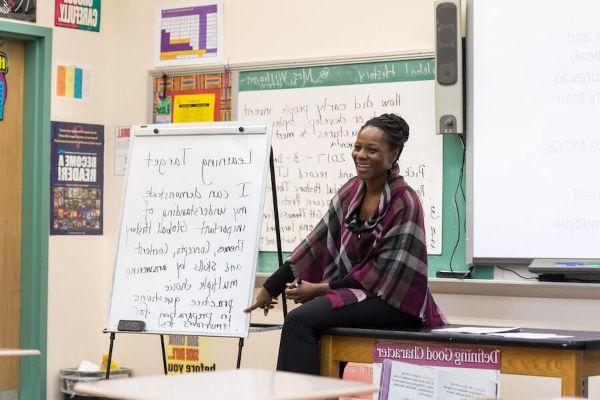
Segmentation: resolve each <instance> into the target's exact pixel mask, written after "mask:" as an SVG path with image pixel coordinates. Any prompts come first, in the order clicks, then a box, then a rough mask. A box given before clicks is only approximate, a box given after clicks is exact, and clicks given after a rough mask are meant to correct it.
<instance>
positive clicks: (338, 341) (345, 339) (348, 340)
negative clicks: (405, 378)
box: [321, 328, 600, 397]
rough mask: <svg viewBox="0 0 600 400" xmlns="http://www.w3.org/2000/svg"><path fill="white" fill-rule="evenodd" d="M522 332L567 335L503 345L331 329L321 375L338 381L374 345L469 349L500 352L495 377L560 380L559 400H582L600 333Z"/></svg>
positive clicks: (425, 334) (595, 370)
mask: <svg viewBox="0 0 600 400" xmlns="http://www.w3.org/2000/svg"><path fill="white" fill-rule="evenodd" d="M522 331H523V332H538V333H555V334H558V335H569V336H573V337H572V338H567V339H544V340H532V339H509V338H503V337H501V336H485V335H471V334H448V333H444V334H438V333H431V331H430V329H414V330H403V331H397V330H392V329H356V328H331V329H328V330H326V331H325V332H324V333H323V335H322V337H321V374H322V375H325V376H335V377H337V376H339V371H340V363H342V362H346V361H355V362H363V363H371V362H373V348H374V346H375V343H376V342H379V341H390V342H402V343H411V344H418V343H423V342H430V343H436V344H443V345H448V344H449V343H456V344H461V345H463V344H471V345H477V346H482V345H485V346H493V347H496V348H498V349H500V372H501V373H504V374H515V375H531V376H546V377H554V378H560V379H561V392H562V393H561V394H562V395H563V396H578V397H587V380H588V377H590V376H595V375H600V333H598V332H583V331H562V330H549V329H523V330H522Z"/></svg>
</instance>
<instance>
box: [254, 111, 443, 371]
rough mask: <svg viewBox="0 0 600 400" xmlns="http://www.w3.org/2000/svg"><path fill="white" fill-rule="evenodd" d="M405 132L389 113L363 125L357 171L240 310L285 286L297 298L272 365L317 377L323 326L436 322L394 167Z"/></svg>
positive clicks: (413, 198) (410, 204) (414, 209)
mask: <svg viewBox="0 0 600 400" xmlns="http://www.w3.org/2000/svg"><path fill="white" fill-rule="evenodd" d="M408 135H409V127H408V124H407V123H406V121H404V119H403V118H402V117H400V116H398V115H395V114H383V115H381V116H379V117H376V118H373V119H371V120H369V121H367V123H366V124H365V125H364V126H362V127H361V129H360V131H359V133H358V135H357V138H356V142H355V144H354V149H353V150H352V159H353V160H354V164H355V166H356V176H355V177H352V178H350V180H348V181H347V182H346V183H345V184H344V185H343V186H342V187H341V188H340V190H339V191H338V192H337V193H336V194H335V196H334V197H333V199H332V200H331V202H330V206H329V210H328V211H327V213H326V214H325V216H324V217H323V218H322V219H321V221H319V223H318V224H317V225H316V226H315V228H314V230H313V231H312V232H310V233H309V234H308V236H307V237H306V239H304V240H303V241H302V242H301V243H300V245H299V246H298V247H296V249H295V250H294V251H293V252H292V254H291V255H290V257H289V259H288V260H287V261H286V262H285V264H284V265H283V266H282V267H281V268H280V269H279V270H278V271H276V272H275V273H274V274H273V275H271V277H270V278H269V279H268V280H267V281H266V282H265V284H264V287H263V288H262V289H261V290H260V291H259V293H258V296H257V299H256V302H255V303H254V304H253V305H252V306H250V307H249V308H248V309H247V310H246V311H247V312H250V311H252V310H254V309H256V308H262V309H263V310H264V313H265V314H267V313H268V311H269V309H271V308H273V307H274V305H275V304H276V303H277V300H276V297H277V296H278V295H280V294H281V293H282V292H284V291H285V296H286V297H287V298H289V299H291V300H294V301H295V302H296V303H303V305H302V306H300V307H298V308H296V309H294V310H293V311H291V312H290V313H289V314H288V315H287V316H286V318H285V322H284V325H283V330H282V333H281V342H280V346H279V358H278V361H277V369H279V370H284V371H291V372H302V373H309V374H319V372H320V371H319V351H318V336H319V335H320V333H321V332H322V331H323V330H324V329H327V328H329V327H333V326H337V327H358V328H366V327H408V326H421V325H423V324H424V325H429V326H436V325H441V324H442V323H443V322H444V319H443V316H442V315H441V312H440V311H439V310H438V308H437V306H436V304H435V302H434V301H433V298H432V297H431V294H430V292H429V289H428V287H427V248H426V244H425V243H426V241H425V229H424V222H423V209H422V206H421V203H420V201H419V197H418V196H417V194H416V192H415V191H414V190H413V189H412V188H411V187H410V186H408V184H407V183H406V182H405V181H404V178H403V177H402V176H400V174H399V167H398V163H397V161H398V158H399V157H400V154H401V153H402V150H403V148H404V143H405V142H406V141H407V140H408Z"/></svg>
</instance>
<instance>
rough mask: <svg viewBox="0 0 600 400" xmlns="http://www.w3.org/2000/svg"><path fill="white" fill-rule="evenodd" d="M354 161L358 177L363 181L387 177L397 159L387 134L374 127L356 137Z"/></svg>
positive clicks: (353, 153) (365, 129)
mask: <svg viewBox="0 0 600 400" xmlns="http://www.w3.org/2000/svg"><path fill="white" fill-rule="evenodd" d="M352 159H353V160H354V165H355V166H356V175H357V176H358V177H359V178H360V179H362V180H363V181H368V180H374V179H375V180H376V179H381V178H383V177H386V176H387V171H388V170H389V169H390V168H391V166H392V163H393V162H394V160H395V159H396V152H395V151H391V149H390V145H389V143H388V141H387V139H386V137H385V133H384V132H383V131H382V130H381V129H379V128H376V127H374V126H367V127H365V128H364V129H363V130H361V131H360V132H358V136H357V137H356V142H355V144H354V150H352Z"/></svg>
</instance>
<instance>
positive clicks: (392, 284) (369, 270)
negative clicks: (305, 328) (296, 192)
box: [288, 164, 445, 326]
mask: <svg viewBox="0 0 600 400" xmlns="http://www.w3.org/2000/svg"><path fill="white" fill-rule="evenodd" d="M365 190H366V185H365V183H364V182H363V181H361V180H360V179H359V178H357V177H354V178H352V179H350V180H349V181H348V182H346V183H345V184H344V185H343V186H342V187H341V188H340V190H339V191H338V192H337V194H336V195H335V196H334V197H333V199H332V200H331V203H330V207H329V210H328V211H327V213H326V214H325V216H324V217H323V218H322V219H321V220H320V221H319V223H318V224H317V225H316V226H315V228H314V230H313V231H312V232H311V233H310V234H309V235H308V236H307V237H306V239H304V240H303V241H302V242H301V243H300V244H299V245H298V247H296V249H295V250H294V251H293V252H292V254H291V255H290V257H289V259H288V261H289V262H290V264H291V268H292V271H293V272H294V275H295V276H297V277H298V276H299V277H300V278H302V279H304V280H306V281H308V282H313V283H317V282H328V281H331V280H335V279H343V278H344V277H345V276H347V275H349V276H350V278H352V279H354V280H355V281H356V282H358V283H360V285H361V286H362V287H363V288H364V289H352V288H340V289H335V290H330V291H329V292H328V293H327V294H326V298H327V299H328V300H329V302H330V303H331V305H332V307H333V308H339V307H342V306H345V305H348V304H352V303H356V302H359V301H361V300H364V299H365V298H367V297H370V296H373V295H376V296H378V297H379V298H381V299H383V300H384V301H386V302H387V303H389V304H390V305H392V306H393V307H395V308H396V309H398V310H400V311H402V312H405V313H407V314H409V315H413V316H418V317H420V318H421V319H422V321H423V323H424V324H425V325H428V326H438V325H443V324H444V322H445V321H444V317H443V315H442V313H441V312H440V310H439V309H438V307H437V305H436V304H435V302H434V300H433V297H432V296H431V293H430V292H429V288H428V286H427V247H426V244H425V243H426V242H425V229H424V223H423V208H422V206H421V202H420V201H419V198H418V196H417V194H416V193H415V192H414V191H413V190H412V189H411V188H410V186H408V184H407V183H406V182H405V181H404V178H403V177H402V176H400V175H399V173H398V166H397V164H395V166H394V168H393V169H392V171H391V174H390V176H389V177H388V179H387V181H386V183H385V185H384V188H383V192H382V194H381V199H380V201H379V205H378V207H377V210H376V211H375V213H374V214H373V215H372V216H371V217H370V218H369V219H368V220H366V221H364V223H363V224H362V225H360V223H357V216H358V214H359V212H360V205H361V202H362V199H363V197H364V194H365Z"/></svg>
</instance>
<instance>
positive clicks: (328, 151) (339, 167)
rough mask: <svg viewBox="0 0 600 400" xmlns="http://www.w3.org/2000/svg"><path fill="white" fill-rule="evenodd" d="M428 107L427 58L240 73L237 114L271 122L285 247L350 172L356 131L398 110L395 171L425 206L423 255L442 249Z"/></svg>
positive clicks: (267, 234) (269, 234)
mask: <svg viewBox="0 0 600 400" xmlns="http://www.w3.org/2000/svg"><path fill="white" fill-rule="evenodd" d="M380 78H381V79H380ZM434 105H435V104H434V81H433V69H432V68H430V61H428V60H410V61H399V62H381V63H370V64H355V65H348V66H329V67H328V66H325V67H307V68H293V69H288V70H273V71H256V72H251V73H247V74H244V73H242V74H241V76H240V91H239V94H238V105H237V115H238V118H239V119H244V120H252V119H255V120H260V121H268V122H270V123H271V126H272V132H273V152H274V159H275V174H276V181H277V182H276V184H277V197H278V208H279V216H280V222H281V234H282V246H283V249H284V250H286V251H291V250H293V249H294V248H295V246H296V245H297V244H298V243H300V241H301V240H302V239H304V238H305V237H306V235H307V234H308V233H309V232H310V231H311V230H312V229H313V227H314V225H315V224H316V223H317V222H318V221H319V219H320V218H321V217H322V216H323V215H324V214H325V212H326V211H327V208H328V205H329V200H330V199H331V198H332V197H333V195H334V194H335V193H336V192H337V190H338V189H339V188H340V186H341V185H342V184H343V183H345V182H346V181H347V180H348V179H349V178H351V177H353V176H355V175H356V170H355V167H354V163H353V162H352V159H351V151H352V148H353V146H354V142H355V139H356V135H357V132H358V129H360V127H361V126H362V125H363V124H364V122H366V121H367V120H368V119H370V118H372V117H373V116H378V115H380V114H383V113H397V114H399V115H401V116H402V117H403V118H405V119H406V121H407V122H408V124H409V126H410V138H409V140H408V142H407V143H406V145H405V147H404V151H403V153H402V155H401V156H400V160H399V164H400V173H401V175H403V176H404V177H405V179H406V181H407V182H408V183H409V184H410V185H411V186H412V187H413V189H415V191H416V192H417V193H418V195H419V197H420V198H421V201H422V203H423V209H424V211H425V228H426V236H427V247H428V252H429V254H441V252H442V181H443V138H442V137H441V136H440V135H436V134H435V126H434V123H435V112H434ZM269 183H270V180H269ZM270 193H271V190H270V185H268V186H267V199H268V200H267V202H266V205H265V210H264V216H263V224H262V232H261V250H267V251H273V250H275V249H276V247H275V245H276V243H275V227H274V218H273V208H272V202H271V201H270V196H271V194H270Z"/></svg>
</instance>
